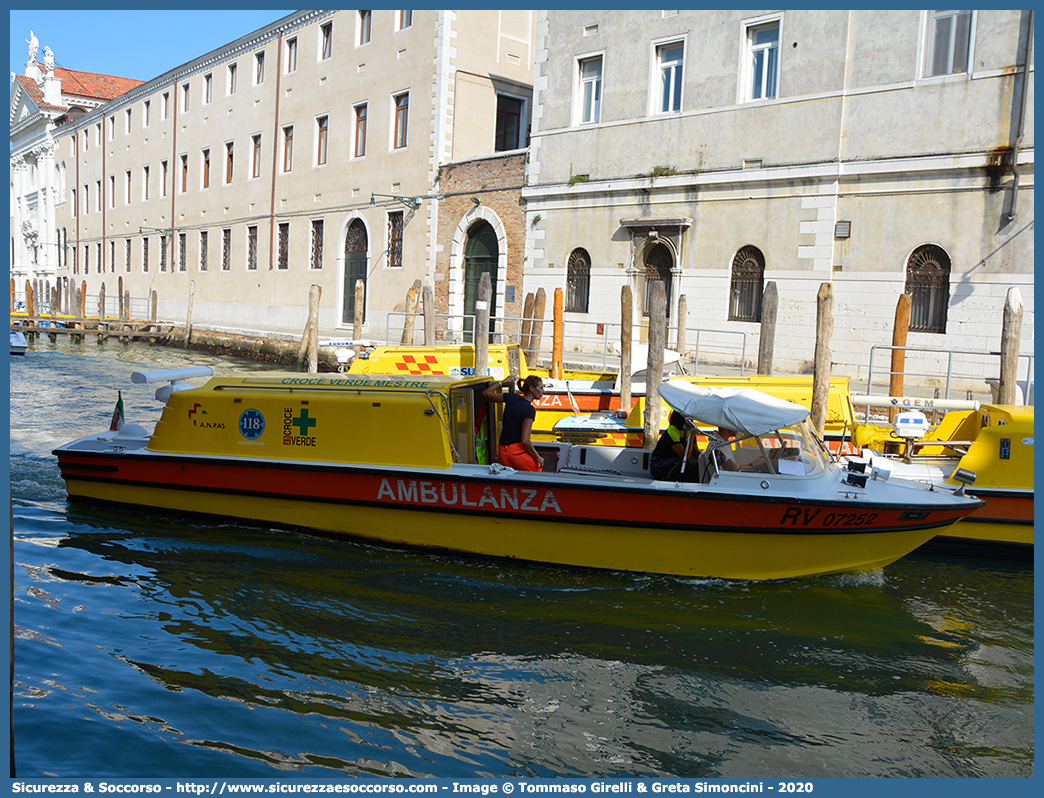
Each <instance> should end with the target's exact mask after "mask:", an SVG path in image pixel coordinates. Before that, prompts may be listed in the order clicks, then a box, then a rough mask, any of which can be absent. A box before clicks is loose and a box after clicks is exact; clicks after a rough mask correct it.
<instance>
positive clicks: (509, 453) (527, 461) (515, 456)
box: [500, 443, 540, 471]
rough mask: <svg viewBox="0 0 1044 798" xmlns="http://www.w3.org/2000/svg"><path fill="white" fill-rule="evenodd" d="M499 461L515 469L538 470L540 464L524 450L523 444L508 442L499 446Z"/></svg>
mask: <svg viewBox="0 0 1044 798" xmlns="http://www.w3.org/2000/svg"><path fill="white" fill-rule="evenodd" d="M500 463H501V465H506V466H508V467H510V468H514V469H515V470H516V471H539V470H540V466H539V465H537V461H536V460H534V459H533V455H531V454H530V453H529V452H527V451H526V447H525V444H522V443H509V444H508V445H507V446H501V447H500Z"/></svg>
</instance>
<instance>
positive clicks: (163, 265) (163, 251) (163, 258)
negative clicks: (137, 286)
mask: <svg viewBox="0 0 1044 798" xmlns="http://www.w3.org/2000/svg"><path fill="white" fill-rule="evenodd" d="M166 270H167V237H166V236H160V271H161V272H165V271H166Z"/></svg>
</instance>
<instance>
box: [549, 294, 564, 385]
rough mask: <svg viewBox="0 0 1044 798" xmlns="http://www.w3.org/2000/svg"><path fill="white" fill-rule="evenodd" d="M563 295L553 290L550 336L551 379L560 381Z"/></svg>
mask: <svg viewBox="0 0 1044 798" xmlns="http://www.w3.org/2000/svg"><path fill="white" fill-rule="evenodd" d="M564 308H565V294H564V292H563V291H562V289H561V288H556V289H555V299H554V309H553V311H552V316H553V327H552V336H551V379H553V380H560V379H562V335H563V329H562V328H563V322H564V320H565V312H564Z"/></svg>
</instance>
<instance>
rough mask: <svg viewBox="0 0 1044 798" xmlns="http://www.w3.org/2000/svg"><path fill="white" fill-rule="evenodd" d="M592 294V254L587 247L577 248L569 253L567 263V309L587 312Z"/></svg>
mask: <svg viewBox="0 0 1044 798" xmlns="http://www.w3.org/2000/svg"><path fill="white" fill-rule="evenodd" d="M590 295H591V256H590V255H588V254H587V250H586V249H582V248H577V249H574V250H573V251H572V252H571V253H570V254H569V262H568V264H567V265H566V302H565V310H567V311H570V312H572V313H587V306H588V301H589V299H590Z"/></svg>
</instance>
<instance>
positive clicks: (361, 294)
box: [352, 280, 366, 341]
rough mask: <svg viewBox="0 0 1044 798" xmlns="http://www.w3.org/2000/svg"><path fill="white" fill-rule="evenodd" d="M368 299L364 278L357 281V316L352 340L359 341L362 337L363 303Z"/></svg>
mask: <svg viewBox="0 0 1044 798" xmlns="http://www.w3.org/2000/svg"><path fill="white" fill-rule="evenodd" d="M365 301H366V283H364V282H363V281H362V280H356V281H355V318H354V319H353V322H354V323H353V325H352V340H353V341H358V340H359V339H360V338H361V337H362V326H363V303H364V302H365Z"/></svg>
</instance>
